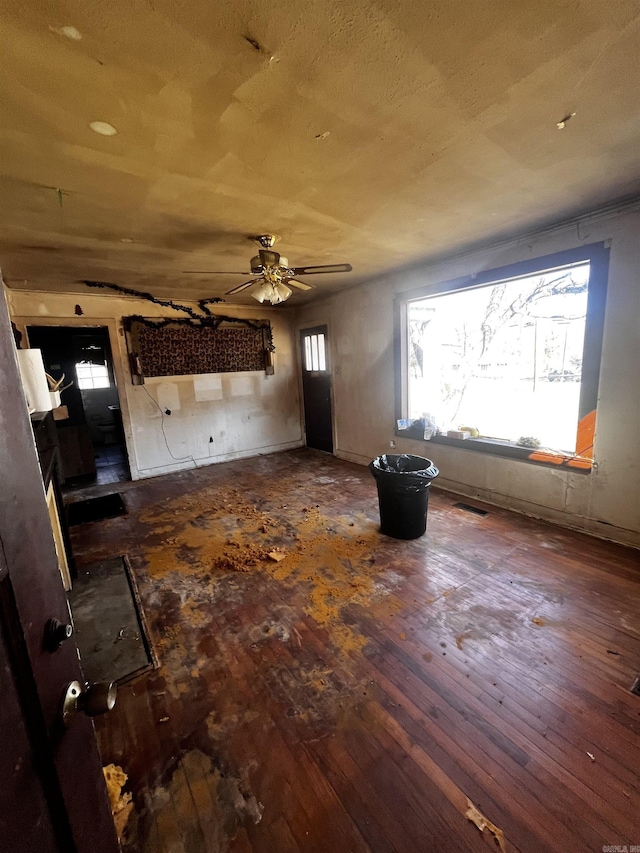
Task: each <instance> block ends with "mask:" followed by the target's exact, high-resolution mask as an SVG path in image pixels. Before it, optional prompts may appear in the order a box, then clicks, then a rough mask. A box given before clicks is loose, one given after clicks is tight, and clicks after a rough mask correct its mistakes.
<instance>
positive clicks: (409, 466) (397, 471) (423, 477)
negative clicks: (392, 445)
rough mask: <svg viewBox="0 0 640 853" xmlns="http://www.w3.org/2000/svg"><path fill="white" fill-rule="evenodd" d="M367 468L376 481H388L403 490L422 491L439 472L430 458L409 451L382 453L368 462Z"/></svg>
mask: <svg viewBox="0 0 640 853" xmlns="http://www.w3.org/2000/svg"><path fill="white" fill-rule="evenodd" d="M369 470H370V471H371V473H372V474H373V476H374V477H375V479H376V480H377V481H378V482H385V483H386V482H388V483H389V485H390V486H391V485H393V486H395V488H397V489H398V490H401V491H403V492H405V491H423V490H424V489H426V488H428V487H429V485H430V484H431V481H432V480H435V478H436V477H437V476H438V474H439V473H440V472H439V471H438V469H437V468H436V466H435V465H434V464H433V462H432V461H431V460H430V459H425V458H424V457H423V456H412V455H410V454H409V453H402V454H395V453H394V454H392V453H384V454H383V455H382V456H377V457H376V458H375V459H374V460H373V462H371V463H370V464H369ZM388 475H391V476H388ZM398 475H400V476H398Z"/></svg>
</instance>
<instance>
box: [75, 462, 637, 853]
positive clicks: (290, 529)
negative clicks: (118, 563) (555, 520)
mask: <svg viewBox="0 0 640 853" xmlns="http://www.w3.org/2000/svg"><path fill="white" fill-rule="evenodd" d="M100 488H101V487H98V488H97V489H93V490H92V493H93V494H100V493H101V492H100ZM104 488H105V489H108V487H104ZM122 492H123V494H124V497H125V502H126V504H127V507H128V509H129V513H128V515H126V516H123V517H120V518H116V519H109V520H107V521H104V522H101V523H100V524H94V525H90V526H87V527H83V526H78V527H76V528H74V530H73V532H72V537H73V545H74V552H75V556H76V560H77V563H78V567H79V569H80V570H81V569H82V566H83V565H87V564H90V563H91V562H94V561H96V560H99V559H108V558H110V557H112V556H118V555H120V554H123V553H126V554H127V555H128V557H129V560H130V564H131V566H132V570H133V572H134V574H135V577H136V581H137V584H138V587H139V590H140V596H141V600H142V603H143V606H144V608H145V612H146V616H147V621H148V623H149V629H150V633H151V636H152V639H153V642H154V645H155V648H156V651H157V653H158V656H159V659H160V668H159V669H158V670H157V671H155V672H153V673H147V674H145V675H144V676H141V677H140V678H139V679H136V680H135V681H134V682H132V683H131V684H128V685H125V687H124V688H123V689H122V690H121V691H120V696H119V700H118V705H117V707H116V710H115V711H114V712H113V714H112V715H111V716H110V717H105V718H100V719H97V720H96V726H97V730H98V735H99V741H100V747H101V751H102V755H103V759H104V763H105V764H107V763H109V762H111V761H113V762H114V763H116V764H118V765H119V766H121V767H123V769H124V771H125V772H126V773H127V774H128V775H129V781H128V783H127V788H126V789H125V790H128V791H130V792H131V793H132V795H133V802H134V806H135V808H134V811H133V813H132V815H131V817H130V819H129V822H128V824H127V827H126V828H125V834H124V839H123V853H182V852H183V851H185V853H417V851H425V853H428V851H431V850H433V851H436V850H438V851H440V850H456V851H457V850H460V851H462V850H464V851H469V853H475V851H486V850H487V849H493V850H495V849H496V845H495V842H494V840H493V838H492V836H491V835H490V833H489V832H488V831H485V832H484V833H481V832H480V831H479V830H478V829H477V828H476V826H474V825H473V824H472V823H471V822H470V821H469V820H468V819H467V818H466V814H465V813H466V810H467V797H469V799H470V800H471V801H472V802H473V803H474V804H475V805H476V806H477V807H478V808H479V809H480V810H481V811H482V812H483V813H484V814H486V815H487V817H488V818H489V819H490V820H492V821H494V823H496V824H497V826H499V827H500V828H501V829H502V830H503V832H504V835H505V842H506V849H507V851H509V853H556V851H558V850H570V851H572V853H573V851H576V853H581V851H585V853H586V851H594V850H601V849H602V848H603V846H606V845H623V844H627V845H631V844H640V817H639V816H640V785H639V782H638V776H637V768H638V766H640V698H638V697H636V696H634V695H633V694H631V693H630V692H629V689H628V688H629V686H630V683H631V680H632V678H633V677H634V674H635V673H637V672H640V630H639V629H638V623H637V607H638V602H639V601H640V560H639V559H638V553H637V552H636V551H632V550H629V549H625V548H623V547H621V546H616V545H613V544H611V543H607V542H602V541H599V540H596V539H591V538H588V537H585V536H581V535H579V534H577V533H574V532H571V531H567V530H563V529H561V528H558V527H553V526H551V525H547V524H544V523H542V522H538V521H536V520H533V519H528V518H524V517H522V516H518V515H512V514H510V513H509V512H508V511H506V510H503V509H498V508H496V507H491V506H488V505H483V504H482V503H481V502H478V501H475V500H470V499H465V498H463V499H462V501H463V502H464V503H471V504H473V505H477V506H480V507H483V508H484V509H486V510H487V511H488V515H487V516H484V517H479V516H475V515H472V514H469V513H467V512H465V511H464V510H461V509H459V508H456V507H455V506H454V504H455V503H456V502H457V501H458V500H459V498H457V497H456V496H455V495H451V494H448V493H445V492H441V491H438V490H436V489H433V490H432V493H431V496H430V503H429V521H428V528H427V535H426V536H425V537H423V538H421V539H419V540H415V541H412V542H401V541H396V540H392V539H389V538H388V537H384V536H382V535H381V534H380V533H379V532H378V508H377V497H376V491H375V484H374V481H373V479H372V478H371V477H370V475H369V473H368V471H367V470H366V469H365V468H362V467H359V466H356V465H353V464H351V463H346V462H343V461H341V460H337V459H335V458H332V457H330V456H326V455H324V454H317V453H314V452H311V451H307V450H299V451H291V452H287V453H281V454H274V455H272V456H267V457H259V458H256V459H246V460H239V461H237V462H232V463H226V464H223V465H215V466H210V467H208V468H206V469H205V468H202V469H198V470H194V471H188V472H181V473H180V474H172V475H167V476H165V477H158V478H154V479H153V480H149V481H143V482H136V483H126V484H123V487H122ZM87 496H88V495H87ZM79 497H80V496H79ZM274 548H275V549H280V551H281V553H285V554H286V556H285V558H284V559H283V560H281V561H279V562H274V561H273V560H270V559H268V558H267V557H266V554H267V552H269V551H272V550H273V549H274ZM534 620H536V621H534ZM587 752H591V753H592V754H593V755H594V757H595V762H594V761H591V759H590V758H589V756H588V755H587Z"/></svg>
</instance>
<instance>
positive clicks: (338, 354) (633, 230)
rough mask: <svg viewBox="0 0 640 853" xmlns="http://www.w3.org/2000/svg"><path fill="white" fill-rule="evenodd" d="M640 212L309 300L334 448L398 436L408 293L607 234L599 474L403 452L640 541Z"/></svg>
mask: <svg viewBox="0 0 640 853" xmlns="http://www.w3.org/2000/svg"><path fill="white" fill-rule="evenodd" d="M638 234H640V213H639V212H638V211H637V210H628V211H627V212H624V213H620V214H618V215H612V214H609V215H607V216H603V215H594V217H593V218H592V219H591V220H590V221H588V222H586V223H585V222H583V223H582V224H581V226H580V227H577V225H576V223H575V222H572V223H566V224H565V225H563V226H559V227H557V228H555V229H553V230H550V231H547V232H545V233H543V234H540V235H537V236H535V235H534V236H529V237H527V238H526V239H522V240H518V241H513V242H509V243H502V244H500V245H498V246H494V247H487V248H486V249H483V250H481V251H477V252H474V253H473V254H471V253H469V254H465V255H461V256H459V257H451V258H449V259H447V260H443V261H439V262H438V263H434V264H430V265H426V266H424V267H423V268H421V269H414V270H412V271H411V272H405V273H403V274H402V275H400V274H396V275H393V276H389V277H387V278H385V279H379V280H377V281H375V282H371V283H369V284H364V285H362V286H360V287H356V288H353V289H351V290H348V291H346V292H344V293H342V294H336V295H334V296H330V297H327V298H326V299H324V300H321V301H318V302H314V303H312V304H310V305H308V306H304V307H302V308H301V309H300V310H299V311H298V313H297V324H298V326H309V325H316V324H321V323H327V324H328V325H329V335H330V346H331V355H332V365H333V383H334V387H333V392H334V394H333V400H334V409H335V415H334V416H335V421H336V423H335V433H336V454H337V455H338V456H342V457H344V458H346V459H351V460H353V461H354V462H362V463H368V462H369V461H370V459H372V458H373V457H374V456H376V455H377V454H379V453H384V452H385V451H387V450H389V441H390V440H391V439H395V436H394V418H395V412H394V356H393V299H394V296H395V295H396V294H397V293H399V292H402V291H406V290H411V289H412V288H415V287H419V286H421V285H426V284H433V283H436V282H439V281H447V280H449V279H453V278H456V277H458V276H465V275H470V274H472V273H474V272H481V271H483V270H490V269H494V268H496V267H501V266H505V265H507V264H511V263H515V262H517V261H521V260H525V259H528V258H535V257H542V256H544V255H548V254H551V253H553V252H559V251H562V250H564V249H570V248H573V247H575V246H579V245H581V244H582V243H585V242H588V243H596V242H600V241H607V240H608V241H610V245H611V262H610V269H609V286H608V295H607V308H606V315H605V331H604V344H603V351H602V366H601V374H600V392H599V397H600V399H599V404H598V412H597V423H596V438H595V455H596V462H597V468H596V470H594V471H593V472H592V473H591V474H580V473H575V472H570V471H558V470H554V469H551V468H542V467H536V466H534V465H532V464H529V463H525V462H520V461H516V460H512V459H504V458H500V457H496V456H490V455H485V454H480V453H476V452H473V451H470V450H462V449H458V448H452V447H444V446H442V445H437V444H433V445H429V444H428V443H425V442H417V441H411V440H398V441H397V447H398V451H397V452H401V453H402V452H407V453H417V454H419V455H421V456H429V457H433V459H434V461H435V462H436V464H437V465H438V467H439V468H440V472H441V476H440V480H439V484H440V485H441V486H443V487H445V488H449V489H452V490H455V491H458V492H460V493H462V494H465V495H468V496H471V497H478V498H482V499H485V500H488V501H490V502H493V503H497V504H500V505H503V506H507V507H510V508H513V509H517V510H519V511H522V512H526V513H529V514H531V515H536V516H539V517H542V518H548V519H550V520H553V521H557V522H560V523H562V524H566V525H568V526H571V527H576V528H579V529H582V530H585V531H589V532H592V533H596V534H598V535H601V536H604V537H606V538H611V539H614V540H617V541H620V542H625V543H627V544H633V545H636V546H640V465H639V461H638V460H639V457H640V453H639V452H638V449H637V448H636V447H635V443H636V440H637V433H638V428H639V427H640V378H639V377H638V372H639V370H640V240H639V239H638Z"/></svg>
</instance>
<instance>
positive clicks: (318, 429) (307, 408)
mask: <svg viewBox="0 0 640 853" xmlns="http://www.w3.org/2000/svg"><path fill="white" fill-rule="evenodd" d="M300 345H301V348H302V394H303V398H304V424H305V431H306V436H307V447H314V448H315V449H316V450H324V451H326V452H327V453H333V418H332V414H331V373H330V371H329V345H328V337H327V327H326V326H316V327H315V328H313V329H303V330H302V331H301V332H300Z"/></svg>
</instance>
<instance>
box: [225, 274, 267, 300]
mask: <svg viewBox="0 0 640 853" xmlns="http://www.w3.org/2000/svg"><path fill="white" fill-rule="evenodd" d="M259 281H261V279H259V278H252V279H251V280H250V281H245V282H244V284H239V285H238V286H237V287H234V288H233V290H227V292H226V294H225V296H231V294H232V293H240V291H241V290H246V289H247V287H251V285H252V284H256V283H257V282H259Z"/></svg>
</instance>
